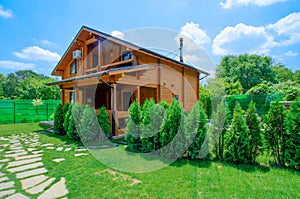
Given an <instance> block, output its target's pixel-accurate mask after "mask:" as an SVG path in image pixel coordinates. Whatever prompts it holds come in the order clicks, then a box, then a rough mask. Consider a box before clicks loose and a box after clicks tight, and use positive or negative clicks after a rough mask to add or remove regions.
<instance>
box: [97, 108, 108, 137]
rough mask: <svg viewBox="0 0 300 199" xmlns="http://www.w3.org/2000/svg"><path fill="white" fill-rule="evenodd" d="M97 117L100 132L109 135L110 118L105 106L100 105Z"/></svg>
mask: <svg viewBox="0 0 300 199" xmlns="http://www.w3.org/2000/svg"><path fill="white" fill-rule="evenodd" d="M97 118H98V122H99V124H100V127H101V130H102V132H103V133H104V134H105V135H106V136H109V135H110V130H111V129H110V120H109V116H108V114H107V112H106V108H105V106H102V107H101V108H100V109H99V111H98V114H97Z"/></svg>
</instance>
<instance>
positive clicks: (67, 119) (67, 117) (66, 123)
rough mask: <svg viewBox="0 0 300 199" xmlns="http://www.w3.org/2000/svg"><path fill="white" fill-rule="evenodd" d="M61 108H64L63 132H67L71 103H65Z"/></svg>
mask: <svg viewBox="0 0 300 199" xmlns="http://www.w3.org/2000/svg"><path fill="white" fill-rule="evenodd" d="M63 110H64V130H65V132H68V128H69V121H70V117H71V115H72V104H71V105H69V104H65V105H64V107H63ZM65 111H66V112H65Z"/></svg>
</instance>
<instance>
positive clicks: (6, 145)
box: [1, 144, 9, 148]
mask: <svg viewBox="0 0 300 199" xmlns="http://www.w3.org/2000/svg"><path fill="white" fill-rule="evenodd" d="M1 146H2V147H3V148H6V147H8V146H9V144H2V145H1Z"/></svg>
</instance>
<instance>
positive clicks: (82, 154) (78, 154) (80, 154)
mask: <svg viewBox="0 0 300 199" xmlns="http://www.w3.org/2000/svg"><path fill="white" fill-rule="evenodd" d="M84 155H89V154H88V153H77V154H74V156H75V157H79V156H84Z"/></svg>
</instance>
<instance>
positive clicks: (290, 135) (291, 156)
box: [284, 101, 300, 169]
mask: <svg viewBox="0 0 300 199" xmlns="http://www.w3.org/2000/svg"><path fill="white" fill-rule="evenodd" d="M285 126H286V135H285V136H286V138H285V142H286V147H285V150H284V158H285V162H286V163H287V164H288V165H290V166H292V167H294V168H296V169H300V102H299V101H295V102H293V103H292V104H291V109H290V110H289V112H288V113H287V116H286V119H285Z"/></svg>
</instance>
